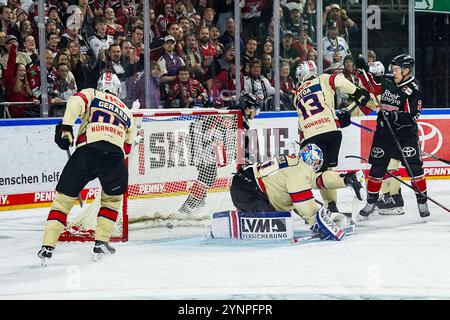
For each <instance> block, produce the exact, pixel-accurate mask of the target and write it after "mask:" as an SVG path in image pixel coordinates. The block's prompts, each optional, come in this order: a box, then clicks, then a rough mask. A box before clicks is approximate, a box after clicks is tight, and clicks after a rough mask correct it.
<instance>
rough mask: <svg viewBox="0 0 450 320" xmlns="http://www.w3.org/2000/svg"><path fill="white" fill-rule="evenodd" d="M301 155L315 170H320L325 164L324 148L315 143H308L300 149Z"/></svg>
mask: <svg viewBox="0 0 450 320" xmlns="http://www.w3.org/2000/svg"><path fill="white" fill-rule="evenodd" d="M300 157H301V158H302V159H303V162H304V163H306V164H307V165H309V166H310V167H311V168H312V169H313V170H314V172H318V171H319V170H320V169H321V168H322V165H323V153H322V149H320V148H319V146H318V145H316V144H314V143H308V144H307V145H305V146H304V147H303V148H302V149H301V150H300Z"/></svg>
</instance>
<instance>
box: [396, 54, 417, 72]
mask: <svg viewBox="0 0 450 320" xmlns="http://www.w3.org/2000/svg"><path fill="white" fill-rule="evenodd" d="M391 65H392V66H400V67H402V68H409V69H412V68H413V67H414V58H413V57H411V56H410V55H409V54H399V55H398V56H396V57H395V58H394V59H392V61H391Z"/></svg>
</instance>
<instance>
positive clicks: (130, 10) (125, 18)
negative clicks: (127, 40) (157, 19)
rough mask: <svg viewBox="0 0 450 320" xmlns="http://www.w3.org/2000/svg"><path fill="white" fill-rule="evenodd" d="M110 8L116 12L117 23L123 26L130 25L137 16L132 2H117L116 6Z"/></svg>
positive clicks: (123, 0)
mask: <svg viewBox="0 0 450 320" xmlns="http://www.w3.org/2000/svg"><path fill="white" fill-rule="evenodd" d="M136 2H137V1H136ZM110 7H111V8H112V9H113V10H114V15H115V17H116V22H117V23H118V24H120V25H121V26H126V25H128V24H129V23H130V20H131V19H132V18H134V17H135V16H136V14H137V12H136V9H135V7H134V6H133V4H132V3H131V1H130V0H121V1H117V2H116V3H114V4H111V5H110Z"/></svg>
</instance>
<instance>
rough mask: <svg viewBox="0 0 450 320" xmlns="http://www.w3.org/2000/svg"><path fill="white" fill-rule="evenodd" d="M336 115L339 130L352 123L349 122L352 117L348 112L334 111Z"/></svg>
mask: <svg viewBox="0 0 450 320" xmlns="http://www.w3.org/2000/svg"><path fill="white" fill-rule="evenodd" d="M336 115H337V117H338V120H339V127H340V128H346V127H348V126H349V125H350V124H351V123H352V120H351V117H352V116H351V114H350V112H348V111H346V110H339V111H336Z"/></svg>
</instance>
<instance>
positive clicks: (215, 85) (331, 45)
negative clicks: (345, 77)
mask: <svg viewBox="0 0 450 320" xmlns="http://www.w3.org/2000/svg"><path fill="white" fill-rule="evenodd" d="M2 2H3V4H1V3H2ZM324 2H325V7H324V20H323V24H324V32H325V33H324V38H323V43H322V44H321V45H322V46H323V50H324V61H323V63H324V69H325V71H326V72H336V71H339V72H342V71H343V70H344V59H345V57H346V56H347V55H349V54H350V50H349V46H348V35H349V33H352V32H357V31H358V26H357V25H356V23H355V22H354V21H352V20H351V19H350V18H349V17H348V15H347V13H346V12H345V10H342V9H341V8H340V6H339V5H338V4H335V3H328V2H329V1H328V2H327V1H324ZM239 5H240V7H241V21H242V24H241V31H242V32H241V38H240V43H241V52H240V53H239V54H240V57H241V59H240V61H241V66H242V68H241V76H240V79H239V81H240V84H241V88H242V89H243V90H244V91H247V92H250V93H252V94H254V95H255V96H256V98H257V99H258V100H259V101H260V105H261V108H266V109H270V108H273V102H271V99H272V98H273V95H274V93H275V85H274V82H275V79H274V74H275V71H274V62H275V59H280V60H279V61H280V83H281V92H280V94H281V97H282V99H281V101H282V110H284V109H294V106H293V105H292V96H293V92H294V91H295V88H296V85H297V83H296V82H297V81H296V78H295V70H296V66H297V64H298V63H299V62H300V61H304V60H313V61H317V50H316V48H317V43H316V31H315V29H316V1H315V0H294V1H292V0H291V1H289V0H281V7H280V28H281V30H280V35H281V36H280V39H281V43H279V44H275V43H274V17H273V3H272V1H270V0H240V2H239ZM45 8H46V12H45V39H42V41H45V47H46V49H45V64H46V68H47V86H48V102H49V105H50V112H49V115H50V116H62V115H63V113H64V102H65V101H66V100H67V98H68V97H69V96H70V95H72V94H73V93H75V92H77V91H79V90H82V89H85V88H91V87H96V83H97V80H98V78H99V77H100V75H101V74H102V73H103V72H104V71H105V70H111V71H113V72H114V73H116V74H117V76H118V77H119V79H120V80H121V82H122V88H121V93H120V98H121V99H122V100H123V101H125V103H126V104H127V105H128V106H129V107H130V108H131V107H132V106H133V105H134V106H136V103H134V104H133V102H135V101H136V100H138V101H139V103H140V108H192V107H215V108H225V107H228V106H230V104H233V103H234V102H233V101H234V100H233V99H234V98H233V95H234V94H235V83H236V80H235V55H236V54H237V53H236V52H235V47H234V43H235V40H234V27H235V21H234V18H233V15H234V0H154V1H150V12H149V17H150V40H151V41H150V44H149V47H150V63H149V65H150V70H149V74H150V77H149V79H148V81H145V79H144V76H143V74H144V66H145V64H144V18H143V1H142V0H91V1H89V0H65V1H60V0H46V1H45ZM0 26H1V30H0V75H1V80H2V85H1V86H0V101H1V102H3V101H6V102H11V104H10V105H9V107H8V109H9V113H10V116H11V117H38V116H39V110H40V109H39V108H40V101H41V83H40V82H41V81H40V72H41V70H40V64H39V50H38V48H39V41H41V40H40V39H39V37H38V33H39V32H38V27H37V26H38V2H37V1H32V0H7V1H5V0H0ZM275 45H279V48H280V57H274V47H275ZM145 86H147V88H148V89H149V91H148V92H150V103H149V104H145ZM24 102H26V104H23V105H20V103H24ZM271 103H272V105H271ZM138 105H139V104H138Z"/></svg>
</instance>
